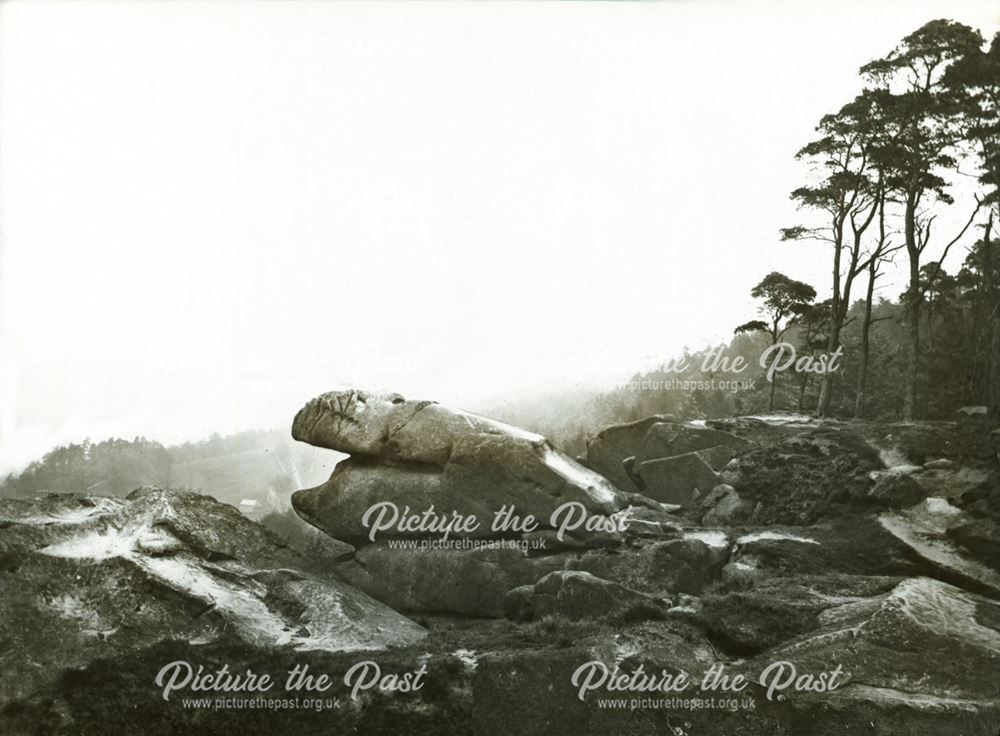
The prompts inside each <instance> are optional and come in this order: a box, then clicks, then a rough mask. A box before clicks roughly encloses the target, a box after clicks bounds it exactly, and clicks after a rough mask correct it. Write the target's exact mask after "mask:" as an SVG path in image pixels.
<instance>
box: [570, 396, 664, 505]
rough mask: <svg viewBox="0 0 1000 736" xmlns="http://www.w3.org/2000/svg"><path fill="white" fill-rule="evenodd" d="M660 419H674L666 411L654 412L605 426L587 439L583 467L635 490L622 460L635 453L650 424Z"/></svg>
mask: <svg viewBox="0 0 1000 736" xmlns="http://www.w3.org/2000/svg"><path fill="white" fill-rule="evenodd" d="M664 423H670V424H676V423H677V419H676V418H675V417H673V416H671V415H669V414H658V415H654V416H650V417H646V418H645V419H640V420H638V421H635V422H629V423H627V424H612V425H610V426H608V427H605V428H604V429H602V430H601V431H600V432H598V433H597V436H596V437H594V438H593V439H592V440H590V441H589V442H588V443H587V467H589V468H592V469H594V470H596V471H597V472H598V473H601V474H602V475H604V476H605V477H607V478H608V479H610V480H611V482H612V483H614V484H615V485H616V486H618V487H619V488H621V489H623V490H627V491H638V490H639V488H638V486H636V485H635V483H634V482H633V480H632V478H631V477H630V475H629V474H628V472H626V470H625V468H624V467H623V463H624V462H625V460H626V458H630V457H634V456H635V454H636V452H637V450H638V448H639V447H640V445H641V444H642V441H643V439H644V438H645V436H646V433H647V432H648V431H649V429H650V427H653V426H654V425H657V424H664Z"/></svg>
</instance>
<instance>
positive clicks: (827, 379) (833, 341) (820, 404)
mask: <svg viewBox="0 0 1000 736" xmlns="http://www.w3.org/2000/svg"><path fill="white" fill-rule="evenodd" d="M845 316H846V315H845ZM843 322H844V319H843V316H841V315H840V314H839V313H838V314H836V315H835V316H834V319H833V323H832V324H831V325H830V339H829V340H827V342H826V352H827V354H828V355H832V354H833V353H834V352H835V351H836V350H837V348H839V347H840V328H841V325H843ZM832 400H833V374H832V373H829V372H828V373H824V374H823V377H822V383H821V384H820V389H819V401H817V403H816V415H817V416H821V417H825V416H829V414H830V402H831V401H832Z"/></svg>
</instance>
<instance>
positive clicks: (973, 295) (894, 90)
mask: <svg viewBox="0 0 1000 736" xmlns="http://www.w3.org/2000/svg"><path fill="white" fill-rule="evenodd" d="M859 76H860V80H859V81H860V85H859V86H860V90H859V92H858V94H857V95H856V96H855V97H854V99H852V100H849V101H847V102H846V104H844V105H843V107H841V108H840V109H839V110H837V111H835V112H832V113H830V114H828V115H825V116H824V117H823V118H822V119H821V120H820V121H819V124H818V126H817V128H816V131H817V137H816V138H815V139H814V140H812V141H810V142H808V143H807V144H806V145H805V146H804V147H803V148H802V149H801V150H800V151H799V153H798V156H797V157H798V159H800V160H801V161H802V162H803V164H804V170H805V172H806V176H805V179H804V182H803V184H802V186H800V187H798V188H797V189H795V190H794V191H793V192H792V193H791V196H792V199H793V200H795V201H796V202H797V204H798V205H799V209H800V212H801V214H802V221H801V222H799V223H797V224H794V225H792V226H791V227H787V228H785V229H783V230H782V232H781V236H782V238H783V239H785V240H789V241H801V242H804V243H808V244H809V247H816V245H815V244H820V245H822V246H823V247H825V248H826V249H827V253H828V254H829V255H830V260H829V268H830V282H829V285H828V286H829V293H830V298H829V299H828V300H827V301H826V302H823V303H822V304H819V305H815V304H813V298H812V297H814V296H815V292H813V293H812V295H811V296H810V294H809V293H808V292H802V289H801V287H803V286H804V287H805V288H806V289H807V290H808V291H812V289H811V287H808V286H807V285H804V284H801V282H795V281H793V280H791V279H788V278H787V277H784V276H782V275H781V274H769V275H768V277H765V279H764V281H762V282H761V283H760V284H759V285H758V286H757V287H756V289H755V292H754V296H755V297H758V298H760V299H761V301H762V303H763V305H762V312H763V313H764V315H765V316H764V318H763V319H762V320H758V321H756V323H754V322H751V323H747V324H745V325H742V326H741V328H739V329H744V330H751V331H754V330H756V331H765V332H769V333H770V334H771V335H772V337H773V335H774V334H775V332H776V331H777V330H780V329H782V327H781V326H779V321H780V320H782V319H783V320H786V321H785V322H784V326H785V327H787V326H788V325H790V324H796V325H798V327H799V329H800V331H802V332H808V333H811V334H810V335H809V340H808V342H809V346H810V347H813V346H815V347H822V348H823V349H825V351H826V352H827V353H831V354H832V353H834V352H835V351H837V350H838V349H840V348H842V347H843V348H844V349H845V350H846V349H847V343H848V342H849V340H850V338H849V337H848V336H847V335H846V334H845V331H846V330H847V329H848V328H849V327H852V328H853V330H854V331H855V332H856V335H855V343H856V345H857V353H856V355H855V356H854V357H855V361H854V362H855V365H854V366H853V369H854V370H855V371H856V373H857V382H856V383H855V384H854V386H853V390H852V387H851V385H850V382H849V381H845V380H844V378H843V376H842V375H834V374H830V375H827V376H825V377H823V379H822V380H821V382H820V388H819V395H818V397H817V402H816V406H815V410H816V412H817V413H818V414H819V415H827V414H830V413H833V412H836V411H840V412H845V413H849V414H864V413H866V412H867V411H870V410H872V409H873V407H870V406H869V403H870V402H874V403H875V404H876V405H877V407H878V408H879V409H882V410H885V411H892V412H895V411H898V412H899V414H900V415H901V416H902V417H903V418H905V419H913V418H917V417H922V416H928V415H931V414H935V413H940V411H941V410H942V407H941V404H942V403H943V402H947V401H952V400H953V399H954V398H955V397H957V396H964V397H965V399H966V400H968V401H976V400H981V401H982V402H983V403H984V404H986V405H988V406H989V408H990V412H991V414H992V415H993V416H1000V315H998V314H997V308H996V306H997V296H998V291H997V283H998V281H997V264H998V261H1000V253H998V252H997V248H998V242H1000V241H998V240H997V238H996V237H995V235H997V232H996V230H995V223H996V221H997V219H998V210H997V207H998V202H1000V195H998V187H1000V34H997V36H996V37H994V39H993V41H992V43H991V44H989V45H987V44H986V43H985V41H984V39H983V37H982V35H981V34H980V33H979V31H976V30H974V29H972V28H970V27H968V26H966V25H963V24H961V23H957V22H955V21H950V20H935V21H931V22H930V23H927V24H926V25H924V26H923V27H921V28H919V29H918V30H916V31H915V32H913V33H911V34H910V35H908V36H907V37H906V38H904V39H903V40H902V41H901V42H900V43H899V45H898V46H897V47H896V48H894V49H893V50H892V51H890V52H889V53H888V54H887V55H886V56H884V57H882V58H879V59H875V60H873V61H871V62H869V63H868V64H865V65H864V66H863V67H861V69H860V71H859ZM962 184H964V185H965V186H964V187H963V186H962ZM965 190H968V191H965ZM963 192H964V194H965V195H966V196H959V197H958V198H956V195H960V194H962V193H963ZM959 200H961V201H959ZM963 248H964V249H966V250H967V251H968V253H969V255H968V257H967V258H966V259H965V263H964V264H963V265H962V266H961V270H960V271H959V272H958V273H957V274H956V275H955V276H954V277H948V276H947V271H946V269H945V262H946V261H947V260H948V259H949V256H952V254H954V253H955V252H957V251H959V250H960V249H963ZM891 262H896V263H898V264H900V265H901V266H902V267H903V269H904V271H905V273H906V287H905V291H904V292H903V294H902V295H901V297H900V300H899V304H898V309H897V312H896V313H895V314H893V315H887V314H882V315H878V316H876V315H875V311H876V307H877V306H878V304H877V303H876V299H875V294H876V292H877V284H878V280H879V278H880V277H882V276H883V275H884V274H885V272H886V271H887V270H888V264H889V263H891ZM769 278H770V279H772V280H774V279H775V278H777V280H782V279H783V280H784V286H783V289H782V288H778V289H777V290H776V289H775V288H773V287H774V284H773V283H772V284H768V283H766V282H767V281H768V279H769ZM792 287H795V288H798V289H799V293H797V294H795V295H792V294H790V293H789V289H791V288H792ZM825 288H826V285H824V290H825ZM859 292H861V293H863V297H862V306H861V308H860V310H859V308H858V307H857V305H856V300H857V298H858V296H859V295H860V294H859ZM883 311H884V310H883ZM883 318H884V319H886V320H895V321H897V322H898V321H900V320H901V322H902V325H903V327H904V329H903V330H902V332H899V331H895V330H886V329H883V330H882V333H883V334H882V335H881V337H882V338H885V337H891V341H890V342H889V343H888V344H885V343H884V340H882V341H879V342H875V341H873V338H872V325H874V324H876V320H881V319H883ZM979 319H981V320H983V322H982V323H981V324H979V325H974V324H969V321H970V320H979ZM935 321H937V323H936V322H935ZM885 333H890V334H889V335H886V334H885ZM947 349H952V350H955V351H959V352H954V353H949V352H948V350H947ZM887 351H893V352H892V353H891V354H890V353H889V352H887ZM876 368H878V369H880V370H884V369H888V370H889V371H890V372H891V373H892V374H893V376H894V378H895V380H896V381H897V382H898V385H899V387H900V390H901V394H900V390H892V391H890V394H889V396H883V395H881V394H877V393H876V392H875V391H874V385H873V384H872V382H873V381H875V380H877V379H876V378H875V373H876ZM991 377H992V378H991ZM883 383H884V382H883ZM960 385H964V388H960ZM885 387H887V386H883V387H882V388H885ZM838 388H839V393H838V391H837V389H838ZM942 389H945V390H944V391H942ZM900 399H901V403H898V402H899V400H900ZM852 402H853V403H854V407H853V408H850V404H851V403H852ZM897 403H898V408H897Z"/></svg>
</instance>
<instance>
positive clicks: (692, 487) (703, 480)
mask: <svg viewBox="0 0 1000 736" xmlns="http://www.w3.org/2000/svg"><path fill="white" fill-rule="evenodd" d="M638 476H639V478H640V479H641V480H642V488H643V490H642V492H643V493H644V494H646V495H647V496H649V497H650V498H652V499H655V500H657V501H660V502H662V503H669V504H677V505H679V506H689V505H690V504H691V503H692V502H694V501H696V500H698V499H699V498H702V497H704V496H706V495H708V493H709V491H711V490H712V489H713V488H715V486H717V485H718V484H719V476H718V475H716V473H715V471H714V470H712V468H711V466H709V465H708V463H706V462H705V461H704V460H703V459H702V457H701V455H700V454H698V453H697V452H689V453H686V454H684V455H676V456H673V457H664V458H660V459H658V460H647V461H646V462H644V463H640V464H639V466H638Z"/></svg>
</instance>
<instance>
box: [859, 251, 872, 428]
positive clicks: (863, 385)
mask: <svg viewBox="0 0 1000 736" xmlns="http://www.w3.org/2000/svg"><path fill="white" fill-rule="evenodd" d="M877 267H878V259H876V258H872V259H871V261H870V262H869V263H868V291H867V292H866V293H865V315H864V319H863V320H862V321H861V361H860V365H859V366H858V390H857V393H856V394H855V396H854V416H855V417H862V416H864V413H865V392H866V391H867V389H868V357H869V355H870V354H871V328H872V301H873V300H874V298H875V278H876V276H877Z"/></svg>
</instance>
